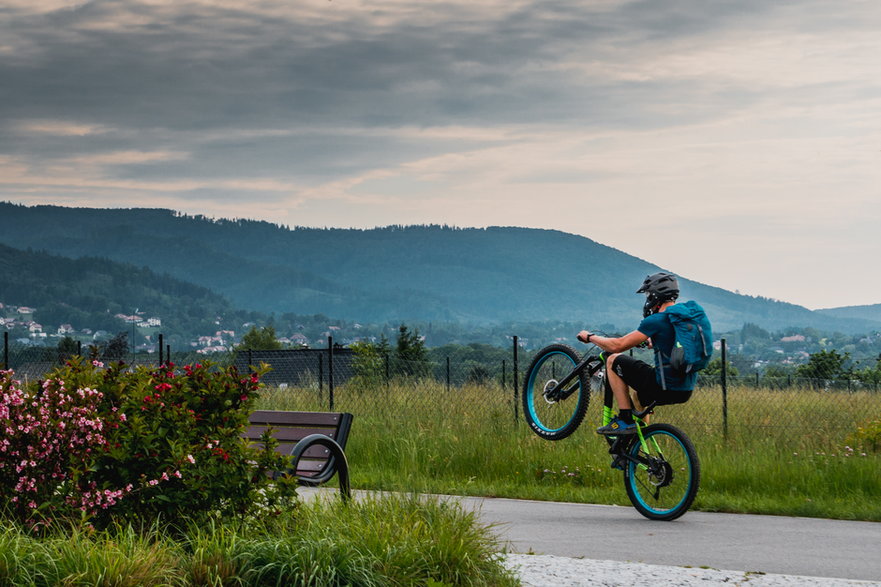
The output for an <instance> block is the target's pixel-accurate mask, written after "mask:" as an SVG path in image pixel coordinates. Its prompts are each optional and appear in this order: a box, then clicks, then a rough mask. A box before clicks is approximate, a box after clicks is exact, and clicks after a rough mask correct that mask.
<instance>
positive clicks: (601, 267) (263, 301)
mask: <svg viewBox="0 0 881 587" xmlns="http://www.w3.org/2000/svg"><path fill="white" fill-rule="evenodd" d="M0 220H2V226H3V230H2V232H0V242H2V243H5V244H7V245H9V246H11V247H15V248H18V249H25V248H28V247H30V248H32V249H34V250H41V249H44V250H47V251H50V252H52V253H55V254H59V255H65V256H69V257H74V258H76V257H80V256H97V257H107V258H109V259H112V260H116V261H121V262H125V263H131V264H133V265H135V266H138V267H140V266H145V267H149V268H150V269H152V270H153V271H155V272H157V273H167V274H169V275H171V276H173V277H175V278H178V279H182V280H186V281H189V282H192V283H194V284H197V285H200V286H203V287H206V288H209V289H211V290H212V291H214V292H216V293H219V294H222V295H223V296H225V297H226V298H228V299H229V300H230V301H231V302H232V303H233V304H234V305H236V306H238V307H240V308H245V309H250V310H257V311H262V312H274V313H284V312H291V313H295V314H300V315H308V314H314V313H322V314H325V315H327V316H331V317H336V318H343V319H351V320H361V321H366V322H382V321H386V320H392V321H399V320H403V321H413V322H428V321H443V322H446V321H462V322H477V323H495V322H510V321H525V322H526V321H528V322H535V321H544V320H566V321H577V322H581V323H584V324H610V325H615V326H618V327H621V328H625V327H629V326H632V325H633V323H634V320H635V319H636V318H638V317H639V315H640V309H641V300H640V299H639V297H638V296H636V295H635V294H634V290H635V289H636V286H637V285H638V284H639V283H640V282H641V280H642V278H643V277H644V276H645V275H646V274H647V273H651V272H653V271H656V270H657V269H658V268H657V267H656V266H654V265H652V264H651V263H649V262H648V261H644V260H642V259H638V258H636V257H633V256H630V255H627V254H626V253H623V252H621V251H618V250H615V249H612V248H610V247H607V246H604V245H601V244H599V243H596V242H594V241H592V240H590V239H588V238H584V237H580V236H575V235H571V234H566V233H562V232H558V231H552V230H536V229H524V228H503V227H492V228H487V229H471V228H466V229H458V228H450V227H441V226H410V227H399V226H395V227H386V228H378V229H372V230H349V229H315V228H299V227H297V228H293V229H289V228H287V227H282V226H277V225H274V224H271V223H267V222H258V221H249V220H212V219H208V218H204V217H192V216H184V215H180V214H177V213H175V212H173V211H170V210H160V209H128V210H126V209H85V208H63V207H57V206H35V207H26V206H19V205H14V204H9V203H0ZM667 269H669V270H671V271H674V272H678V271H677V268H676V267H669V268H667ZM686 278H687V276H685V277H684V278H683V280H682V284H683V297H684V298H693V299H697V300H700V301H701V303H702V304H703V305H704V306H705V307H706V308H707V310H708V312H709V313H710V314H711V315H712V317H713V319H714V324H715V325H716V328H717V329H718V330H724V329H733V328H739V327H740V326H741V325H742V324H743V323H745V322H751V323H755V324H759V325H761V326H762V327H763V328H766V329H780V328H785V327H787V326H801V327H804V326H810V327H815V328H820V329H824V330H839V331H843V332H864V331H868V330H872V329H878V328H881V322H874V321H869V320H864V319H861V318H846V317H840V316H831V315H823V314H819V313H815V312H811V311H810V310H807V309H805V308H802V307H800V306H795V305H792V304H787V303H783V302H776V301H773V300H768V299H764V298H754V297H749V296H741V295H737V294H734V293H731V292H728V291H724V290H722V289H719V288H714V287H710V286H706V285H702V284H699V283H695V282H692V281H689V280H687V279H686Z"/></svg>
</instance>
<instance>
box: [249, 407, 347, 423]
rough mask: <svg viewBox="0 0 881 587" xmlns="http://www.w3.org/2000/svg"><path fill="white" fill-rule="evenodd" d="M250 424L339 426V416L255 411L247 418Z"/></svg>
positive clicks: (324, 413)
mask: <svg viewBox="0 0 881 587" xmlns="http://www.w3.org/2000/svg"><path fill="white" fill-rule="evenodd" d="M248 420H249V421H250V422H251V423H252V424H295V425H297V426H302V425H305V426H333V427H337V426H339V424H340V420H341V414H338V413H335V412H275V411H270V410H257V411H255V412H252V413H251V415H250V416H249V417H248Z"/></svg>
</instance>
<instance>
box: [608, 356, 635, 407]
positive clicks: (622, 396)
mask: <svg viewBox="0 0 881 587" xmlns="http://www.w3.org/2000/svg"><path fill="white" fill-rule="evenodd" d="M619 356H620V353H615V354H613V355H609V357H608V358H607V359H606V379H607V380H608V382H609V387H611V388H612V394H613V395H614V396H615V401H616V402H618V409H619V410H632V409H633V404H632V403H631V401H630V387H629V386H628V385H627V383H625V382H624V380H623V379H621V376H620V375H618V373H616V372H615V369H614V366H615V359H617V358H618V357H619Z"/></svg>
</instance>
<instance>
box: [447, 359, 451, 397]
mask: <svg viewBox="0 0 881 587" xmlns="http://www.w3.org/2000/svg"><path fill="white" fill-rule="evenodd" d="M449 392H450V357H447V393H449Z"/></svg>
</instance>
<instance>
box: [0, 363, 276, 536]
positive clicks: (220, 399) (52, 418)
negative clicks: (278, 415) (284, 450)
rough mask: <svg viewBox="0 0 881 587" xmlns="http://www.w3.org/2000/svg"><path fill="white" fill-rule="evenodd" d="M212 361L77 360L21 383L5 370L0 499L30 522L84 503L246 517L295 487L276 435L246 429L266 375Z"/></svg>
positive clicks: (121, 515) (168, 514)
mask: <svg viewBox="0 0 881 587" xmlns="http://www.w3.org/2000/svg"><path fill="white" fill-rule="evenodd" d="M260 373H261V372H258V373H254V374H240V373H238V371H237V370H236V368H235V367H234V366H230V367H227V368H224V369H219V368H218V369H215V368H212V366H211V365H210V364H208V363H206V364H197V365H193V366H189V365H188V366H186V367H183V369H181V370H178V369H175V367H174V365H173V364H168V365H165V366H163V367H160V368H158V369H148V368H146V367H139V368H135V369H129V368H126V366H125V365H123V364H122V363H115V364H112V365H109V366H108V367H106V368H105V367H104V365H103V364H101V363H99V362H97V361H93V362H87V361H82V360H80V359H75V360H73V361H71V362H69V363H68V364H67V365H65V366H64V367H60V368H58V369H56V370H55V371H53V372H52V373H50V374H49V375H48V376H47V379H46V380H45V381H43V382H41V383H38V384H33V385H31V386H30V387H29V388H28V389H27V390H25V389H22V388H21V386H20V384H19V383H18V382H15V381H14V380H13V379H12V373H11V372H9V371H7V372H3V375H2V378H0V385H2V389H3V397H2V404H0V425H2V426H3V428H4V429H5V432H6V439H4V441H3V442H0V447H2V449H0V475H3V478H2V480H3V481H4V483H3V487H0V496H3V497H7V498H8V499H9V501H10V503H12V504H14V505H13V507H12V513H13V515H14V516H15V517H16V518H17V519H20V520H28V521H29V523H31V524H36V523H39V522H41V521H42V522H47V521H49V520H50V519H52V518H53V517H55V516H59V515H61V516H64V517H70V516H71V515H73V513H75V512H79V513H80V515H82V516H84V517H86V518H88V519H90V520H91V521H93V522H97V523H99V524H100V525H105V524H107V523H108V522H109V521H111V520H113V519H125V518H135V517H139V516H146V517H149V518H153V517H162V518H164V519H166V520H167V521H169V522H174V521H176V520H177V519H178V518H179V517H180V516H181V514H183V513H186V514H188V515H190V516H193V515H199V514H200V513H203V514H216V515H221V516H224V515H232V514H243V513H245V512H246V511H248V510H249V509H251V508H253V507H255V506H265V505H273V504H274V503H275V502H276V501H277V500H279V499H286V498H287V497H289V496H290V495H291V494H292V489H293V485H292V483H291V482H290V481H285V480H282V481H281V482H280V483H277V484H274V485H272V487H269V486H268V485H269V484H268V477H267V476H266V472H267V471H271V470H279V469H284V468H285V466H284V463H283V460H282V459H283V457H281V456H280V455H277V454H276V453H275V451H274V450H272V449H273V443H272V442H269V443H268V446H267V447H266V448H265V449H256V448H252V447H249V446H248V445H246V444H245V442H244V441H243V440H242V439H241V438H240V434H241V432H242V429H243V427H244V426H246V425H247V420H248V414H249V413H250V411H251V410H252V407H253V404H254V401H255V398H256V395H257V392H258V389H259V386H260V383H259V375H260Z"/></svg>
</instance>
